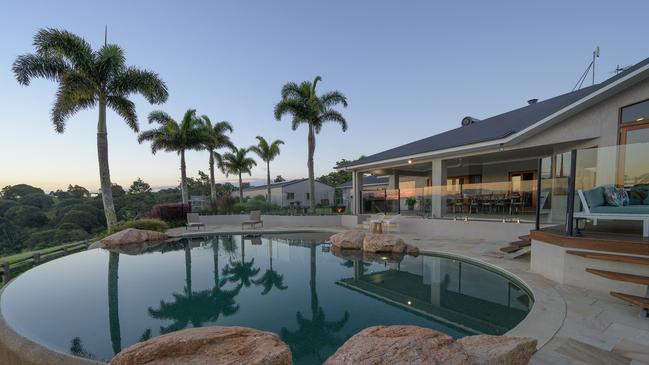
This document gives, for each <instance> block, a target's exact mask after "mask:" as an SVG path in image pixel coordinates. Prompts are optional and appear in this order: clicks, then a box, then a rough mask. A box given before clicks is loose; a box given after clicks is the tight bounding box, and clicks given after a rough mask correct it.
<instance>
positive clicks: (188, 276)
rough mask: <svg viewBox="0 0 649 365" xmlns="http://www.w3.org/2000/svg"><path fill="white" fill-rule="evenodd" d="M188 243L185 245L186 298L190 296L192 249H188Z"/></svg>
mask: <svg viewBox="0 0 649 365" xmlns="http://www.w3.org/2000/svg"><path fill="white" fill-rule="evenodd" d="M189 244H190V243H189V241H187V243H186V244H185V287H186V288H187V296H188V297H191V296H192V249H191V247H189Z"/></svg>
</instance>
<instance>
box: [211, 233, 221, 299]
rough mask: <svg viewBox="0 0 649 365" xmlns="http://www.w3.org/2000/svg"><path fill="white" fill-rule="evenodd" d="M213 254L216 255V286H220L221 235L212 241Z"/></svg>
mask: <svg viewBox="0 0 649 365" xmlns="http://www.w3.org/2000/svg"><path fill="white" fill-rule="evenodd" d="M212 254H213V255H214V257H213V260H214V288H215V289H218V288H219V236H216V237H215V238H214V241H212Z"/></svg>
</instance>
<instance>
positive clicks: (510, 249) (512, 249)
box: [500, 245, 521, 253]
mask: <svg viewBox="0 0 649 365" xmlns="http://www.w3.org/2000/svg"><path fill="white" fill-rule="evenodd" d="M520 249H521V248H520V247H518V246H514V245H509V246H505V247H501V248H500V251H502V252H505V253H510V252H515V251H518V250H520Z"/></svg>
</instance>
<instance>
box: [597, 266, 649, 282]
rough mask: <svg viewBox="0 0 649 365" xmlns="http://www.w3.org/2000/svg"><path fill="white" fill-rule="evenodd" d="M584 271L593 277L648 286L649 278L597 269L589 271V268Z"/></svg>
mask: <svg viewBox="0 0 649 365" xmlns="http://www.w3.org/2000/svg"><path fill="white" fill-rule="evenodd" d="M586 271H587V272H589V273H591V274H595V275H598V276H601V277H605V278H607V279H611V280H617V281H625V282H627V283H635V284H642V285H649V276H642V275H633V274H625V273H621V272H614V271H606V270H597V269H590V268H587V269H586Z"/></svg>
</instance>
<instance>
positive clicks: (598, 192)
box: [584, 186, 606, 209]
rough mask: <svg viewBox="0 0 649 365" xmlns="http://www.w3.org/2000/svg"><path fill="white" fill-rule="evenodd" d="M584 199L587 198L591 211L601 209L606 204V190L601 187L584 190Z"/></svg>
mask: <svg viewBox="0 0 649 365" xmlns="http://www.w3.org/2000/svg"><path fill="white" fill-rule="evenodd" d="M584 198H586V203H588V207H589V208H590V209H593V208H594V207H599V206H601V205H604V204H605V203H606V201H605V200H604V188H603V187H601V186H598V187H596V188H593V189H588V190H584Z"/></svg>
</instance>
